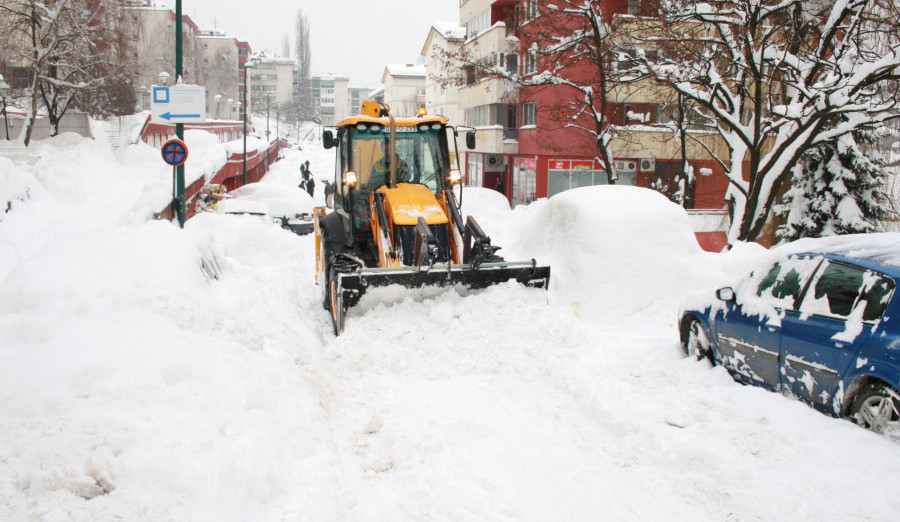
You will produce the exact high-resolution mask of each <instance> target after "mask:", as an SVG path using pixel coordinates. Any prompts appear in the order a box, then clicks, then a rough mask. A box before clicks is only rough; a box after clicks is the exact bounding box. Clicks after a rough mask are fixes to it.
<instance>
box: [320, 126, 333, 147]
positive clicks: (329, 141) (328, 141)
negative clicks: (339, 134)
mask: <svg viewBox="0 0 900 522" xmlns="http://www.w3.org/2000/svg"><path fill="white" fill-rule="evenodd" d="M322 146H323V147H325V148H326V149H330V148H331V147H334V133H333V132H331V131H330V130H327V131H324V132H322Z"/></svg>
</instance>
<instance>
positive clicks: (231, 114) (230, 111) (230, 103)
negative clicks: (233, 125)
mask: <svg viewBox="0 0 900 522" xmlns="http://www.w3.org/2000/svg"><path fill="white" fill-rule="evenodd" d="M233 105H234V99H233V98H228V119H229V120H233V119H234V109H232V108H231V107H232V106H233Z"/></svg>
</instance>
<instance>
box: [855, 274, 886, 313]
mask: <svg viewBox="0 0 900 522" xmlns="http://www.w3.org/2000/svg"><path fill="white" fill-rule="evenodd" d="M893 293H894V282H893V281H892V280H891V279H888V278H887V277H884V276H883V275H881V274H876V273H874V272H866V276H865V278H864V281H863V292H862V295H861V296H860V299H859V304H860V305H863V306H865V307H866V308H865V311H864V312H863V321H877V320H878V319H880V318H881V314H883V313H884V310H885V308H887V305H888V301H890V300H891V294H893Z"/></svg>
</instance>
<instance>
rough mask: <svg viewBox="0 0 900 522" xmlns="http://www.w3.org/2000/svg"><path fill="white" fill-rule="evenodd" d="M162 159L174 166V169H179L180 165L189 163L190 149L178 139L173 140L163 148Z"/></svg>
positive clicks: (164, 144)
mask: <svg viewBox="0 0 900 522" xmlns="http://www.w3.org/2000/svg"><path fill="white" fill-rule="evenodd" d="M162 157H163V161H165V162H166V163H168V164H169V165H172V166H173V167H177V166H178V165H183V164H184V162H185V161H187V157H188V148H187V145H186V144H185V143H184V142H183V141H181V140H178V139H171V140H169V141H167V142H165V143H163V146H162Z"/></svg>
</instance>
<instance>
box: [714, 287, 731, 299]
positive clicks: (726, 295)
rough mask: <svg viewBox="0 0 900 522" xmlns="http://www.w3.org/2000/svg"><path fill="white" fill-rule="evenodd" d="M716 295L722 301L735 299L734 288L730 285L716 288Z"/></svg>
mask: <svg viewBox="0 0 900 522" xmlns="http://www.w3.org/2000/svg"><path fill="white" fill-rule="evenodd" d="M716 297H717V298H718V299H719V300H720V301H734V290H733V289H732V288H731V287H730V286H726V287H725V288H720V289H718V290H716Z"/></svg>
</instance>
